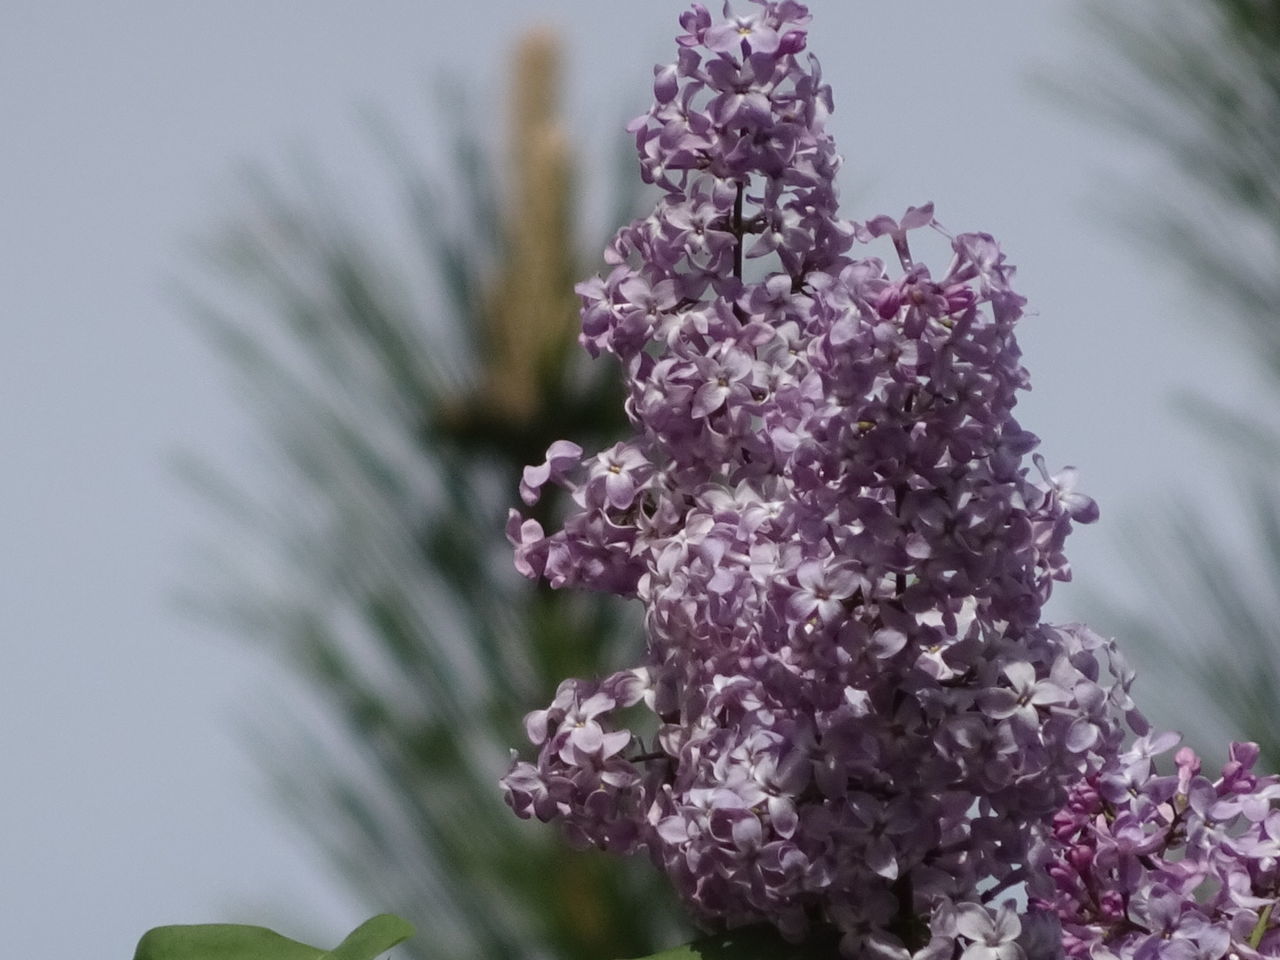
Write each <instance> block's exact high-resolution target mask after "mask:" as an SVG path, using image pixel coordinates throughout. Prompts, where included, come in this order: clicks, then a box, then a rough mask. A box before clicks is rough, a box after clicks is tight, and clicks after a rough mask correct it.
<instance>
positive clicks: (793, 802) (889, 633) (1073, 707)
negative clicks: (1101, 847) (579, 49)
mask: <svg viewBox="0 0 1280 960" xmlns="http://www.w3.org/2000/svg"><path fill="white" fill-rule="evenodd" d="M751 9H752V12H750V13H748V14H741V15H737V14H734V13H733V12H732V11H731V10H730V9H729V8H728V7H726V9H725V14H724V16H723V18H721V19H718V20H717V19H715V18H713V17H712V15H711V14H710V13H709V12H708V11H707V10H706V9H705V8H703V7H702V6H701V5H695V6H694V7H693V9H692V11H690V12H688V13H686V14H685V15H684V16H683V17H682V19H681V25H682V27H683V30H684V32H683V34H682V35H681V36H680V37H679V38H678V41H677V42H678V44H679V55H678V58H677V60H676V62H675V63H674V64H671V65H668V66H661V67H659V68H657V69H656V71H655V82H654V93H655V103H654V105H653V107H652V108H651V109H650V111H649V112H648V113H647V114H645V115H644V116H642V117H640V118H639V119H638V120H637V121H636V122H635V123H634V124H633V125H632V128H631V129H632V132H633V133H634V134H635V138H636V144H637V148H638V152H639V156H640V162H641V170H642V174H643V176H644V179H645V180H646V182H648V183H650V184H653V185H655V186H657V187H658V188H660V189H661V191H662V196H661V198H660V200H659V201H658V203H657V205H656V208H655V209H654V211H653V213H652V214H651V215H650V216H648V217H646V218H644V219H642V220H639V221H637V222H635V223H633V224H631V225H629V226H627V227H625V228H624V229H622V230H621V231H620V232H619V233H618V235H617V237H616V238H615V240H614V242H613V243H612V244H611V245H610V247H609V249H608V251H607V252H606V261H607V263H608V265H609V271H608V273H607V274H606V275H605V276H602V277H597V278H595V279H593V280H590V281H588V282H586V283H584V284H582V285H580V286H579V288H578V292H579V294H580V296H581V298H582V303H583V309H582V343H583V345H584V346H585V347H586V349H588V350H589V351H590V352H591V353H592V354H593V355H599V354H610V355H612V356H614V357H616V358H617V360H618V361H619V362H620V365H621V368H622V370H623V373H624V376H625V380H626V386H627V392H628V396H627V401H626V409H627V413H628V416H629V418H630V420H631V423H632V425H633V427H634V431H633V435H632V437H631V438H630V439H628V440H626V441H625V442H622V443H619V444H617V445H616V446H614V447H612V448H611V449H609V450H606V451H604V452H602V453H598V454H584V452H583V451H582V449H581V448H580V447H578V446H577V445H576V444H573V443H571V442H569V441H560V442H558V443H556V444H554V445H553V446H552V447H551V449H550V450H548V452H547V456H546V460H545V462H543V463H541V464H538V465H535V466H531V467H529V468H528V469H527V470H526V471H525V475H524V480H523V482H522V484H521V493H522V496H523V499H524V500H525V502H526V503H527V504H530V505H532V504H534V503H536V502H537V500H538V498H539V496H540V493H541V490H542V488H543V487H544V486H545V485H547V484H556V485H559V486H561V487H564V488H566V489H567V490H569V491H570V492H571V495H572V500H573V503H574V504H575V506H574V508H573V509H572V510H571V511H570V513H569V515H568V516H566V517H564V518H563V522H562V524H561V525H560V527H559V528H558V529H555V530H552V531H547V530H545V529H544V528H543V527H542V525H541V524H540V523H538V522H537V521H535V520H533V519H526V518H525V517H524V516H522V515H521V514H520V513H519V512H517V511H512V515H511V519H510V522H509V526H508V535H509V537H510V538H511V540H512V542H513V544H514V545H515V549H516V562H517V566H518V567H519V569H520V570H521V571H522V572H523V573H524V574H526V575H527V576H530V577H535V578H538V577H541V578H545V579H546V580H547V581H548V582H549V583H550V584H551V585H552V586H554V587H582V588H591V589H596V590H603V591H607V592H610V593H614V594H618V595H620V596H624V597H630V598H635V599H637V600H638V601H639V602H640V603H642V604H643V606H644V611H645V633H646V652H645V657H644V661H643V662H642V663H641V664H639V665H637V666H635V667H634V668H631V669H626V670H621V671H619V672H617V673H615V674H613V675H611V676H609V677H606V678H604V679H592V680H578V679H570V680H566V681H565V682H564V683H563V684H562V685H561V686H560V689H559V691H558V692H557V695H556V698H555V701H554V702H553V703H552V704H551V705H550V706H549V707H548V708H546V709H544V710H539V711H536V712H535V713H532V714H530V716H529V717H528V719H527V723H526V727H527V733H528V736H529V739H530V741H531V742H532V743H533V744H534V746H535V747H536V748H537V756H536V759H535V760H534V761H533V762H525V761H519V760H516V762H514V764H513V767H512V769H511V771H510V773H509V774H508V775H507V777H506V778H505V779H504V785H505V789H506V791H507V797H508V801H509V802H510V804H511V805H512V807H513V808H514V810H515V811H516V813H518V814H519V815H521V816H525V817H529V816H535V817H537V818H539V819H541V820H544V821H555V822H558V823H559V824H561V825H562V826H563V827H564V829H565V830H566V831H567V833H568V835H569V837H570V838H571V839H573V840H575V841H576V842H578V843H580V844H583V845H594V846H597V847H600V848H602V849H608V850H613V851H616V852H619V853H632V852H644V853H647V854H648V856H650V857H651V858H652V859H653V860H654V862H655V863H656V864H658V865H659V866H660V867H661V868H662V869H664V870H665V871H666V872H667V874H668V875H669V876H670V877H671V879H672V881H673V883H674V884H675V886H676V888H677V890H678V891H679V892H680V893H681V895H682V896H683V897H684V899H685V900H686V902H687V903H688V904H689V905H690V907H691V908H692V909H693V911H694V912H695V913H696V914H697V915H699V916H700V917H701V918H703V919H704V920H706V921H708V922H710V923H713V924H720V925H727V926H735V925H740V924H744V923H749V922H754V921H758V920H762V919H763V920H768V921H771V922H773V923H774V924H776V925H777V926H778V927H779V929H780V930H782V931H783V933H784V934H786V935H788V936H791V937H794V938H800V937H803V936H804V935H805V932H806V930H807V929H808V927H809V925H810V924H811V923H813V922H814V921H815V920H817V921H818V922H822V923H825V924H830V925H834V926H835V927H837V928H838V930H839V931H840V932H841V934H842V938H843V939H842V947H843V949H844V951H845V952H846V953H847V955H849V956H861V955H862V954H863V952H864V951H866V950H872V951H874V952H875V953H877V954H878V955H886V956H893V957H906V956H908V955H911V954H915V955H917V956H921V957H938V958H950V957H952V956H953V955H954V954H955V953H956V952H957V951H963V953H964V956H965V957H967V958H969V960H1013V958H1015V957H1017V956H1018V955H1020V953H1021V952H1023V950H1024V946H1025V945H1027V944H1029V943H1031V942H1032V941H1035V942H1037V943H1043V942H1049V943H1052V944H1055V947H1054V949H1055V950H1057V949H1060V941H1061V936H1060V934H1059V933H1058V932H1057V927H1056V922H1055V920H1054V918H1055V916H1056V917H1061V918H1062V919H1063V920H1064V921H1069V922H1071V923H1074V922H1075V921H1074V920H1073V919H1071V917H1070V916H1069V914H1070V907H1069V906H1068V905H1067V903H1068V902H1067V900H1066V899H1063V898H1066V897H1067V896H1068V894H1066V893H1063V894H1061V895H1060V896H1057V897H1055V896H1049V895H1047V894H1045V893H1043V892H1042V896H1041V900H1040V901H1039V903H1040V906H1041V908H1042V909H1041V910H1040V911H1038V912H1036V913H1034V914H1033V915H1032V916H1031V918H1030V921H1029V922H1028V918H1026V917H1024V918H1019V917H1018V916H1017V915H1016V914H1015V913H1014V912H1013V910H1012V909H1011V908H1010V907H1009V906H1008V904H1007V903H1006V902H1005V899H1004V898H1006V897H1008V896H1009V893H1010V891H1012V890H1013V889H1014V888H1017V887H1019V886H1020V885H1021V884H1023V883H1026V882H1029V881H1031V882H1033V884H1034V881H1035V879H1036V876H1035V875H1036V874H1037V871H1042V869H1043V866H1044V863H1045V862H1046V861H1048V860H1052V859H1053V857H1054V856H1055V852H1054V851H1055V850H1057V848H1056V847H1054V846H1053V845H1054V843H1059V842H1060V841H1058V840H1055V839H1054V837H1055V836H1057V835H1055V834H1053V833H1052V828H1051V821H1052V818H1053V815H1054V813H1055V811H1058V810H1059V809H1060V808H1062V807H1063V805H1064V803H1067V802H1068V800H1069V799H1070V802H1071V803H1072V804H1077V805H1078V804H1080V803H1083V802H1084V801H1083V800H1081V796H1082V795H1081V793H1080V791H1081V790H1082V789H1083V788H1081V787H1079V786H1077V787H1075V792H1074V793H1070V798H1069V791H1071V790H1072V787H1073V785H1075V784H1078V783H1079V782H1081V780H1082V778H1092V779H1085V780H1084V781H1083V782H1085V783H1096V782H1098V780H1097V778H1098V777H1099V776H1103V775H1104V772H1105V771H1108V770H1111V769H1112V767H1110V766H1108V764H1114V763H1115V762H1116V761H1115V760H1114V758H1116V757H1117V756H1118V755H1119V754H1120V751H1121V749H1122V743H1123V740H1124V737H1125V733H1126V727H1134V728H1136V729H1137V731H1138V732H1139V733H1140V734H1145V733H1146V732H1147V731H1146V728H1145V725H1144V724H1143V722H1142V720H1141V718H1140V717H1139V716H1138V715H1137V713H1136V711H1135V710H1134V707H1133V703H1132V701H1131V700H1130V698H1129V695H1128V690H1129V686H1130V683H1131V682H1132V674H1131V673H1130V671H1129V670H1128V668H1127V667H1126V666H1125V665H1124V663H1123V661H1122V660H1121V659H1120V658H1119V655H1118V654H1117V652H1116V651H1115V648H1114V646H1113V645H1112V643H1111V642H1109V641H1105V640H1103V639H1102V638H1100V637H1098V636H1097V635H1096V634H1094V633H1092V632H1091V631H1089V630H1088V629H1087V628H1085V627H1082V626H1079V625H1071V626H1050V625H1047V624H1043V623H1042V622H1041V620H1040V611H1041V607H1042V605H1043V604H1044V602H1045V600H1046V599H1047V598H1048V596H1049V593H1050V590H1051V587H1052V584H1053V583H1054V582H1055V581H1061V580H1066V579H1069V577H1070V568H1069V567H1068V565H1067V561H1066V559H1065V557H1064V555H1063V544H1064V541H1065V539H1066V536H1067V534H1068V533H1069V532H1070V530H1071V527H1072V525H1073V523H1075V522H1080V523H1087V522H1090V521H1092V520H1094V519H1096V517H1097V508H1096V506H1095V505H1094V503H1093V501H1092V500H1090V499H1089V498H1088V497H1085V496H1083V495H1081V494H1079V493H1077V492H1075V490H1074V481H1075V477H1074V471H1071V470H1070V469H1068V470H1065V471H1062V472H1060V473H1058V474H1056V475H1050V473H1049V471H1048V470H1046V468H1045V466H1044V462H1043V460H1042V459H1041V458H1039V457H1038V456H1036V457H1032V458H1031V465H1028V463H1027V459H1028V456H1029V455H1030V454H1032V452H1033V450H1034V449H1035V447H1036V446H1037V444H1038V441H1037V439H1036V438H1035V437H1034V436H1033V435H1032V434H1030V433H1029V432H1027V431H1026V430H1024V429H1023V428H1022V427H1021V426H1020V425H1019V424H1018V422H1017V420H1016V419H1015V418H1014V416H1013V408H1014V405H1015V402H1016V397H1017V394H1018V392H1019V391H1020V390H1022V389H1025V388H1026V386H1027V382H1028V381H1027V374H1026V371H1025V370H1024V368H1023V367H1022V365H1021V362H1020V354H1019V350H1018V346H1017V342H1016V339H1015V337H1014V326H1015V324H1016V322H1017V321H1018V320H1019V318H1020V317H1021V315H1022V311H1023V306H1024V301H1023V299H1022V297H1020V296H1019V295H1018V294H1017V293H1016V292H1015V291H1014V290H1013V289H1012V286H1011V281H1012V278H1013V273H1014V271H1013V268H1012V267H1011V266H1010V265H1009V264H1008V263H1007V262H1006V260H1005V257H1004V255H1003V254H1002V253H1001V251H1000V249H999V247H998V246H997V244H996V243H995V241H994V240H993V239H992V238H991V237H990V236H988V235H986V234H982V233H967V234H960V235H956V236H951V235H950V234H947V233H946V232H945V231H944V230H943V229H942V228H941V226H940V225H939V224H938V223H937V221H936V220H935V219H934V214H933V208H932V205H924V206H921V207H913V208H911V209H909V210H908V211H907V212H906V214H905V215H904V216H903V217H902V218H901V219H899V220H894V219H892V218H889V217H884V216H881V217H875V218H873V219H871V220H868V221H866V222H863V223H856V222H852V221H847V220H842V219H840V217H839V216H838V213H837V201H836V190H835V186H834V180H835V175H836V172H837V170H838V167H839V157H838V156H837V154H836V152H835V147H834V144H833V142H832V140H831V138H830V136H829V135H828V134H827V132H826V130H825V125H826V121H827V119H828V116H829V114H830V111H831V109H832V100H831V92H830V89H829V88H828V87H827V86H825V85H824V84H823V82H822V78H821V74H820V71H819V68H818V64H817V61H816V60H815V59H814V58H813V57H812V56H809V55H806V53H805V49H806V45H807V33H806V26H807V24H808V21H809V14H808V11H807V10H806V8H805V7H804V6H803V5H802V4H800V3H798V2H795V0H755V2H754V6H753V7H752V8H751ZM919 231H930V232H932V233H933V234H934V235H936V236H940V237H941V238H943V242H945V243H946V244H947V245H948V246H949V248H950V253H949V256H950V262H949V263H948V264H947V265H946V266H945V267H944V268H943V269H941V270H939V271H937V272H934V271H931V270H930V269H929V267H928V266H926V265H925V264H924V263H921V262H917V261H916V259H915V257H914V255H913V249H912V246H913V243H912V241H913V238H915V237H916V236H918V232H919ZM917 246H918V244H917ZM879 248H883V254H882V256H884V257H885V258H886V259H881V258H880V257H878V256H876V255H874V253H875V252H876V250H877V249H879ZM1196 795H1197V796H1199V794H1196ZM1058 829H1059V830H1060V829H1061V824H1059V825H1058ZM1082 842H1083V841H1082ZM1070 856H1071V857H1078V856H1079V855H1078V854H1076V853H1072V854H1070ZM1064 862H1066V861H1064ZM1071 862H1073V863H1074V860H1073V861H1071ZM1162 889H1163V888H1162ZM1071 902H1072V903H1074V902H1075V901H1071ZM1071 929H1072V930H1073V931H1075V927H1074V926H1073V927H1071ZM1046 930H1049V933H1047V934H1046V933H1045V931H1046ZM1072 936H1075V937H1077V939H1078V940H1079V942H1082V943H1083V942H1085V934H1084V933H1083V932H1079V933H1076V932H1073V933H1072ZM1046 938H1047V939H1046ZM1073 942H1074V941H1073ZM1206 956H1207V954H1206Z"/></svg>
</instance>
